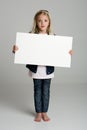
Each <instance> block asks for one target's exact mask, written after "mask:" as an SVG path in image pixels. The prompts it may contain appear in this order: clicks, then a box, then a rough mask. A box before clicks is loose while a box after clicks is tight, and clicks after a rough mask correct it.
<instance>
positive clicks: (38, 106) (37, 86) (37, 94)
mask: <svg viewBox="0 0 87 130" xmlns="http://www.w3.org/2000/svg"><path fill="white" fill-rule="evenodd" d="M33 82H34V105H35V111H36V113H37V115H36V118H35V121H38V122H39V121H41V112H42V101H41V100H42V99H41V95H42V94H41V93H42V90H41V86H42V80H40V79H33Z"/></svg>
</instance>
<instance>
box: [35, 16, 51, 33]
mask: <svg viewBox="0 0 87 130" xmlns="http://www.w3.org/2000/svg"><path fill="white" fill-rule="evenodd" d="M36 23H37V26H38V28H39V30H40V31H39V32H41V33H46V32H47V28H48V26H49V18H48V16H47V15H44V14H40V15H39V16H38V17H37V20H36Z"/></svg>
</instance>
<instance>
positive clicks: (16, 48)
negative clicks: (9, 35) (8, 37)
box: [12, 45, 19, 53]
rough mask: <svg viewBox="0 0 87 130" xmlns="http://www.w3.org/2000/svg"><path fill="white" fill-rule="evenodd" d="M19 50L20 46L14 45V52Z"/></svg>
mask: <svg viewBox="0 0 87 130" xmlns="http://www.w3.org/2000/svg"><path fill="white" fill-rule="evenodd" d="M18 50H19V48H18V46H16V45H14V46H13V49H12V52H13V53H15V52H16V51H18Z"/></svg>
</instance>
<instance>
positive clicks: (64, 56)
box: [14, 32, 72, 67]
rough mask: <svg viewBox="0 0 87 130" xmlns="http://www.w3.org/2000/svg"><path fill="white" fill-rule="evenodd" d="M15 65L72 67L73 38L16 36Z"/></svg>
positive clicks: (31, 35)
mask: <svg viewBox="0 0 87 130" xmlns="http://www.w3.org/2000/svg"><path fill="white" fill-rule="evenodd" d="M16 45H17V46H18V48H19V50H18V51H17V52H16V53H15V60H14V63H17V64H32V65H45V66H56V67H70V66H71V55H70V54H69V51H70V50H71V49H72V37H67V36H57V35H46V34H31V33H21V32H18V33H17V34H16Z"/></svg>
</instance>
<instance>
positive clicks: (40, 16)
mask: <svg viewBox="0 0 87 130" xmlns="http://www.w3.org/2000/svg"><path fill="white" fill-rule="evenodd" d="M37 19H49V18H48V15H47V14H39V15H38V16H37Z"/></svg>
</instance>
